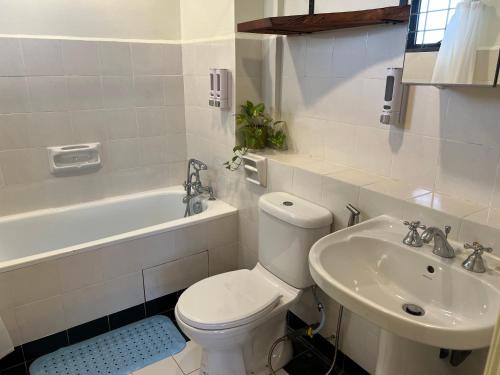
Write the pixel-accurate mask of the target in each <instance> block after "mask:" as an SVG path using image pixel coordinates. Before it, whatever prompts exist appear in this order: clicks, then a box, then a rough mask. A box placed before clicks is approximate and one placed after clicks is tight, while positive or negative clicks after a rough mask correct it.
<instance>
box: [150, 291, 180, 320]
mask: <svg viewBox="0 0 500 375" xmlns="http://www.w3.org/2000/svg"><path fill="white" fill-rule="evenodd" d="M178 298H179V294H178V292H175V293H171V294H168V295H166V296H163V297H160V298H156V299H154V300H152V301H148V302H146V315H147V316H148V317H149V316H153V315H157V314H160V313H162V312H164V311H168V310H172V309H173V308H174V307H175V305H176V303H177V300H178Z"/></svg>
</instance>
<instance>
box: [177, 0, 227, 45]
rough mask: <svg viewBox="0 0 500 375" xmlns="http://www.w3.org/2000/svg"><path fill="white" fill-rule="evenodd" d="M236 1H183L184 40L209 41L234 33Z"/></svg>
mask: <svg viewBox="0 0 500 375" xmlns="http://www.w3.org/2000/svg"><path fill="white" fill-rule="evenodd" d="M234 4H235V1H234V0H217V1H200V0H181V20H182V21H181V29H182V39H184V40H190V39H207V38H212V37H218V36H225V35H229V34H232V33H234V9H235V7H234Z"/></svg>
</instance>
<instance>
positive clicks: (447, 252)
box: [422, 225, 455, 258]
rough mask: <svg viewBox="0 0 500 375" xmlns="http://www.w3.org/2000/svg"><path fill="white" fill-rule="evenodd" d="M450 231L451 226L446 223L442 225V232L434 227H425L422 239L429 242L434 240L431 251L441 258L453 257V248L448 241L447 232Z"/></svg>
mask: <svg viewBox="0 0 500 375" xmlns="http://www.w3.org/2000/svg"><path fill="white" fill-rule="evenodd" d="M450 232H451V227H450V226H449V225H447V226H446V227H444V232H443V231H442V230H441V229H439V228H436V227H430V228H427V229H426V230H425V231H424V232H423V233H422V241H423V242H424V243H430V242H431V241H432V240H434V250H432V252H433V253H434V254H436V255H437V256H440V257H442V258H454V257H455V249H454V248H453V246H451V245H450V243H449V242H448V234H450Z"/></svg>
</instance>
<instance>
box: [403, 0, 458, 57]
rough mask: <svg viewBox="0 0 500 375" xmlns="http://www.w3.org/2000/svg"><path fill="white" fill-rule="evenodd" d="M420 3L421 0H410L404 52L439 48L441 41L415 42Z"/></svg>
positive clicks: (427, 50)
mask: <svg viewBox="0 0 500 375" xmlns="http://www.w3.org/2000/svg"><path fill="white" fill-rule="evenodd" d="M429 1H431V0H429ZM420 5H421V0H412V2H411V10H410V22H409V25H408V38H407V41H406V52H434V51H439V49H440V48H441V42H438V43H428V44H417V31H418V21H419V16H420ZM452 9H453V8H452Z"/></svg>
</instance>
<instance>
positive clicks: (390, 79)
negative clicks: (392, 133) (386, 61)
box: [380, 68, 408, 125]
mask: <svg viewBox="0 0 500 375" xmlns="http://www.w3.org/2000/svg"><path fill="white" fill-rule="evenodd" d="M402 78H403V69H402V68H387V75H386V81H385V95H384V107H383V109H382V114H381V115H380V123H382V124H384V125H400V124H402V123H403V122H404V117H405V115H406V103H407V99H408V89H407V86H406V85H404V84H403V83H402Z"/></svg>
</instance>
